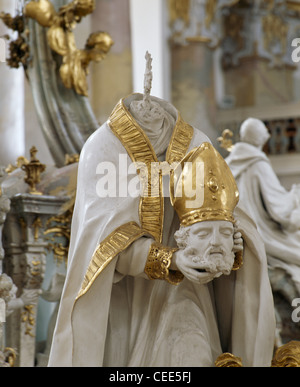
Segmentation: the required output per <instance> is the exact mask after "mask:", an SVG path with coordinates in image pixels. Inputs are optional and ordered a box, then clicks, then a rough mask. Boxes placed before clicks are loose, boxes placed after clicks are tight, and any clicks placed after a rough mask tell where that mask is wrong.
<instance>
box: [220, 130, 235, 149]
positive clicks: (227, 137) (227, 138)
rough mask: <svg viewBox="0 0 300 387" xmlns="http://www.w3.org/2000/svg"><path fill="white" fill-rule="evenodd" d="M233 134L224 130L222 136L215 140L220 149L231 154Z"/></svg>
mask: <svg viewBox="0 0 300 387" xmlns="http://www.w3.org/2000/svg"><path fill="white" fill-rule="evenodd" d="M232 137H233V132H232V131H231V130H230V129H225V130H223V132H222V136H220V137H218V138H217V140H218V142H219V143H220V147H221V148H224V149H226V150H227V151H228V152H231V151H232V149H233V147H234V144H233V143H232Z"/></svg>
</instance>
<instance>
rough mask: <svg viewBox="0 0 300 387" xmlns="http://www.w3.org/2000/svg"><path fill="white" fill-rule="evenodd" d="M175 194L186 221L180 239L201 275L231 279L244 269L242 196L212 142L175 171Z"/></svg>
mask: <svg viewBox="0 0 300 387" xmlns="http://www.w3.org/2000/svg"><path fill="white" fill-rule="evenodd" d="M170 194H171V203H172V205H173V207H174V209H175V210H176V212H177V214H178V216H179V220H180V228H179V230H178V231H176V233H175V234H174V237H175V240H176V242H177V245H178V247H179V249H182V250H183V251H184V254H185V255H186V256H187V257H189V258H190V259H191V260H192V261H193V262H194V263H195V264H197V270H198V271H203V272H209V273H212V274H219V275H221V274H225V275H228V274H230V273H231V271H232V270H237V269H239V268H240V267H241V265H242V250H243V246H242V244H243V241H242V238H241V234H240V233H239V232H238V230H237V224H236V220H235V218H234V209H235V207H236V206H237V204H238V201H239V191H238V188H237V185H236V182H235V179H234V177H233V175H232V173H231V171H230V169H229V167H228V165H227V164H226V162H225V160H224V159H223V158H222V156H221V155H220V154H219V153H218V152H217V151H216V150H215V148H214V147H213V146H212V145H211V144H210V143H203V144H202V145H201V146H199V147H198V148H196V149H193V150H192V151H191V152H190V153H188V154H187V155H186V156H185V158H184V159H183V160H182V161H181V163H180V164H179V165H178V166H177V167H176V168H175V169H174V170H173V171H172V174H171V180H170Z"/></svg>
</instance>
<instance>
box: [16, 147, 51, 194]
mask: <svg viewBox="0 0 300 387" xmlns="http://www.w3.org/2000/svg"><path fill="white" fill-rule="evenodd" d="M36 154H37V149H36V147H35V146H33V147H32V148H31V149H30V162H29V163H28V164H24V165H22V167H21V168H22V169H23V171H25V172H26V177H25V178H24V180H25V183H27V184H28V185H29V187H30V191H29V193H31V194H33V195H42V192H39V191H38V190H37V189H36V184H38V183H39V182H40V175H41V173H42V172H44V171H45V169H46V165H44V164H42V163H40V161H39V160H38V159H37V158H36Z"/></svg>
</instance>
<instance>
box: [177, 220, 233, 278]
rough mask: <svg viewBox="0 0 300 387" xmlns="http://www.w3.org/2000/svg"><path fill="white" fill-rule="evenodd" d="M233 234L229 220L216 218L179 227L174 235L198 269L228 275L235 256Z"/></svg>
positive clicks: (179, 245)
mask: <svg viewBox="0 0 300 387" xmlns="http://www.w3.org/2000/svg"><path fill="white" fill-rule="evenodd" d="M233 234H234V226H233V224H232V223H231V222H228V221H221V220H216V221H205V222H199V223H195V224H193V225H191V226H189V227H181V228H180V229H179V230H178V231H177V232H176V233H175V235H174V236H175V239H176V241H177V244H178V247H179V248H180V249H183V250H184V253H185V255H186V256H187V257H189V258H190V259H191V260H192V261H193V262H194V263H196V264H197V269H198V270H201V271H206V272H209V273H213V274H217V273H222V274H225V275H228V274H230V272H231V270H232V266H233V263H234V258H235V254H234V252H233V245H234V241H233Z"/></svg>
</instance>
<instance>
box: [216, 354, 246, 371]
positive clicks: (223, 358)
mask: <svg viewBox="0 0 300 387" xmlns="http://www.w3.org/2000/svg"><path fill="white" fill-rule="evenodd" d="M215 366H216V367H221V368H238V367H243V363H242V359H241V358H240V357H237V356H234V355H233V354H232V353H229V352H226V353H223V354H222V355H220V356H219V357H218V358H217V360H216V361H215Z"/></svg>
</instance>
